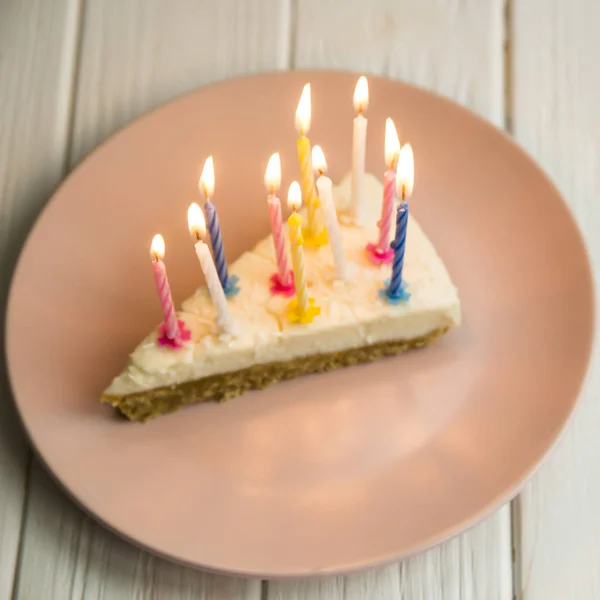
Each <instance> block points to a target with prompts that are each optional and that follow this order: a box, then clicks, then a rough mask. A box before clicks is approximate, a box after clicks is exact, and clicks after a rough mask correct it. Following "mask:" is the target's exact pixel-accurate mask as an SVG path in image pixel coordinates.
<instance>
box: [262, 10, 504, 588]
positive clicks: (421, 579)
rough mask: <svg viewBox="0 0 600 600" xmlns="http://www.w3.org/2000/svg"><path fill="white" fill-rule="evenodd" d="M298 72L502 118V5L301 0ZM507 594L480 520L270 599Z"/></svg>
mask: <svg viewBox="0 0 600 600" xmlns="http://www.w3.org/2000/svg"><path fill="white" fill-rule="evenodd" d="M296 13H297V14H296V22H297V27H296V29H295V31H294V53H293V57H292V58H293V63H294V66H295V67H297V68H317V67H323V68H325V67H327V68H338V69H349V70H359V71H360V70H362V71H364V72H366V73H375V74H381V75H387V76H390V77H394V78H399V79H403V80H406V81H410V82H412V83H416V84H419V85H422V86H424V87H427V88H429V89H432V90H434V91H437V92H439V93H442V94H445V95H447V96H449V97H451V98H453V99H455V100H457V101H458V102H461V103H462V104H464V105H466V106H468V107H470V108H472V109H473V110H475V111H476V112H478V113H480V114H482V115H483V116H485V117H487V118H489V119H490V120H492V121H493V122H495V123H497V124H501V123H502V122H503V120H504V110H503V107H504V95H503V88H504V86H503V69H504V49H503V37H504V35H503V5H502V2H500V1H497V0H485V1H483V2H482V1H480V0H462V1H459V0H425V1H423V2H418V3H417V2H412V1H410V0H400V1H399V0H378V1H377V2H372V3H371V4H367V3H365V2H364V1H363V0H346V1H345V2H344V3H341V2H339V1H338V0H300V1H299V2H298V3H297V6H296ZM284 598H285V599H288V598H291V599H294V600H296V599H298V600H301V599H309V598H311V599H313V598H319V599H322V600H330V599H338V598H339V599H340V600H354V599H358V598H378V599H379V598H381V599H386V600H387V599H388V598H389V599H390V600H391V599H395V600H413V599H416V600H421V599H422V600H436V599H442V598H443V599H444V600H445V599H447V598H451V599H456V600H477V599H481V598H485V599H486V600H508V599H510V598H512V569H511V540H510V516H509V513H508V508H506V507H505V508H503V509H502V510H501V511H499V512H498V513H497V514H495V515H493V516H492V517H490V518H489V519H488V520H487V521H485V522H484V523H482V524H481V525H479V526H478V527H476V528H474V529H473V530H471V531H470V532H467V533H465V534H464V535H462V536H460V537H459V538H457V539H454V540H452V541H450V542H448V543H446V544H443V545H442V546H440V547H438V548H435V549H433V550H431V551H429V552H426V553H424V554H422V555H421V556H418V557H416V558H414V559H411V560H407V561H404V562H403V563H402V564H401V565H399V566H398V565H393V566H390V567H386V568H383V569H377V570H374V571H371V572H370V573H367V574H363V575H352V576H349V577H339V578H337V579H333V580H323V581H313V582H279V583H270V584H269V599H270V600H283V599H284Z"/></svg>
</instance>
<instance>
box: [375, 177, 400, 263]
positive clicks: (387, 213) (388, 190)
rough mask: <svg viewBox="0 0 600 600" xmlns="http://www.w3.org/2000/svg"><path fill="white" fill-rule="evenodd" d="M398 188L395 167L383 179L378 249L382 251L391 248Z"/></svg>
mask: <svg viewBox="0 0 600 600" xmlns="http://www.w3.org/2000/svg"><path fill="white" fill-rule="evenodd" d="M395 190H396V172H395V171H394V169H393V168H390V169H388V170H387V171H386V172H385V177H384V180H383V205H382V207H381V221H380V222H379V241H378V242H377V250H378V251H379V252H380V253H382V254H383V253H384V252H387V251H388V250H389V249H390V233H391V231H392V224H393V222H394V195H395Z"/></svg>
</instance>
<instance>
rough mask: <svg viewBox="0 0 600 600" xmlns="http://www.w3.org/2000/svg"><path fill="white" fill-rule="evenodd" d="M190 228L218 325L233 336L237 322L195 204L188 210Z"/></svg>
mask: <svg viewBox="0 0 600 600" xmlns="http://www.w3.org/2000/svg"><path fill="white" fill-rule="evenodd" d="M188 226H189V229H190V233H191V234H192V235H193V236H194V237H195V238H196V243H195V244H194V249H195V250H196V256H197V257H198V260H199V261H200V266H201V267H202V272H203V273H204V277H205V278H206V285H207V287H208V293H209V294H210V299H211V300H212V303H213V304H214V306H215V309H216V311H217V323H218V324H219V327H220V328H221V330H222V331H223V333H227V334H233V333H235V322H234V320H233V318H232V317H231V313H230V312H229V307H228V306H227V298H226V297H225V292H224V291H223V286H222V285H221V281H220V280H219V275H218V274H217V269H216V267H215V263H214V261H213V259H212V256H211V253H210V250H209V248H208V245H207V244H206V243H205V242H204V241H203V240H202V236H203V235H205V234H206V222H205V220H204V215H203V214H202V209H201V208H200V207H199V206H198V205H197V204H196V203H195V202H194V203H193V204H191V205H190V207H189V209H188Z"/></svg>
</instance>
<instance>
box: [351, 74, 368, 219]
mask: <svg viewBox="0 0 600 600" xmlns="http://www.w3.org/2000/svg"><path fill="white" fill-rule="evenodd" d="M368 105H369V85H368V83H367V79H366V77H360V78H359V80H358V81H357V82H356V87H355V89H354V108H355V110H356V112H357V115H356V117H355V118H354V130H353V137H352V203H351V209H352V214H353V216H354V219H355V221H356V222H358V223H360V222H361V221H362V219H363V218H364V212H365V203H366V200H365V156H366V152H367V119H366V118H365V116H364V114H363V113H364V112H365V111H366V110H367V107H368Z"/></svg>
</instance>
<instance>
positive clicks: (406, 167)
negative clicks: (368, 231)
mask: <svg viewBox="0 0 600 600" xmlns="http://www.w3.org/2000/svg"><path fill="white" fill-rule="evenodd" d="M414 176H415V160H414V155H413V149H412V146H411V145H410V144H406V145H405V146H402V149H401V150H400V156H399V158H398V173H397V175H396V193H397V194H398V196H399V198H400V204H399V206H398V212H397V214H396V237H395V238H394V241H393V242H392V248H393V249H394V261H393V264H392V277H391V279H390V281H389V284H388V285H387V287H386V289H385V290H382V291H383V294H384V295H385V296H386V297H387V299H388V301H390V302H392V303H397V302H400V301H404V300H408V299H409V298H410V294H409V293H408V292H407V291H406V283H405V282H404V281H403V279H402V271H403V268H404V254H405V250H406V232H407V229H408V213H409V207H408V202H407V201H406V200H407V198H408V197H409V196H410V195H411V194H412V191H413V186H414Z"/></svg>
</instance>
